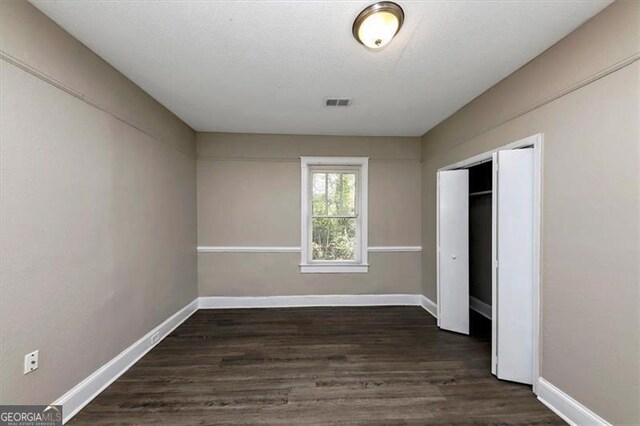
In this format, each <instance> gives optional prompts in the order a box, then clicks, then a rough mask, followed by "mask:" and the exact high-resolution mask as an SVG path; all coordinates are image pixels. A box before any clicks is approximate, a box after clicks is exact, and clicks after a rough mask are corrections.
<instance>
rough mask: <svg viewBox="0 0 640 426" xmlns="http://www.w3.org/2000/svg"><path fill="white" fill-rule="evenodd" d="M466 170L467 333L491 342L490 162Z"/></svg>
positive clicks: (491, 167)
mask: <svg viewBox="0 0 640 426" xmlns="http://www.w3.org/2000/svg"><path fill="white" fill-rule="evenodd" d="M468 170H469V308H470V310H471V312H470V315H469V320H470V323H469V326H470V330H469V331H470V333H471V334H474V335H478V336H483V337H484V336H486V337H487V338H488V339H491V305H492V263H493V261H492V258H493V256H492V208H493V194H492V186H493V185H492V180H493V162H492V161H486V162H484V163H481V164H478V165H476V166H473V167H470V168H469V169H468Z"/></svg>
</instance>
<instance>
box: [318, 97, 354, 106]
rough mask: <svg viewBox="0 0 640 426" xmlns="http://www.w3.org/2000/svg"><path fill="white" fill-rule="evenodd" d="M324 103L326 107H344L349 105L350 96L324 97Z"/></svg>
mask: <svg viewBox="0 0 640 426" xmlns="http://www.w3.org/2000/svg"><path fill="white" fill-rule="evenodd" d="M324 105H325V106H328V107H336V106H339V107H345V106H349V105H351V98H326V99H325V100H324Z"/></svg>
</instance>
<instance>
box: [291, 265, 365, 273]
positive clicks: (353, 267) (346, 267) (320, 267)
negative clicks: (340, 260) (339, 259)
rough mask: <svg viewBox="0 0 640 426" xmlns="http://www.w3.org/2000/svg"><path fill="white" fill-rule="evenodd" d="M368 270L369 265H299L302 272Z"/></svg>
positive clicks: (353, 271) (359, 271)
mask: <svg viewBox="0 0 640 426" xmlns="http://www.w3.org/2000/svg"><path fill="white" fill-rule="evenodd" d="M368 272H369V265H365V264H357V265H345V264H342V265H336V264H334V265H316V264H314V265H309V264H307V265H300V273H302V274H366V273H368Z"/></svg>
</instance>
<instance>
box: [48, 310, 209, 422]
mask: <svg viewBox="0 0 640 426" xmlns="http://www.w3.org/2000/svg"><path fill="white" fill-rule="evenodd" d="M196 310H198V300H197V299H196V300H194V301H193V302H191V303H189V304H188V305H187V306H185V307H184V308H182V309H180V310H179V311H178V312H176V313H175V314H173V315H172V316H171V317H169V318H168V319H167V320H166V321H164V322H163V323H162V324H160V325H158V326H157V327H155V328H154V329H153V330H151V331H150V332H148V333H147V334H146V335H145V336H144V337H142V338H141V339H140V340H138V341H137V342H135V343H134V344H132V345H131V346H129V347H128V348H126V349H125V350H124V351H122V352H120V354H118V355H117V356H116V357H115V358H113V359H112V360H110V361H109V362H107V363H106V364H105V365H103V366H102V367H100V368H99V369H97V370H96V371H95V372H93V374H91V375H90V376H89V377H87V378H86V379H84V380H83V381H82V382H80V383H78V384H77V385H76V386H74V387H73V389H71V390H70V391H68V392H67V393H65V394H64V395H62V396H61V397H60V398H58V399H57V400H56V401H55V402H53V405H62V413H63V415H64V418H63V422H64V423H66V422H68V421H69V420H70V419H71V418H72V417H73V416H75V415H76V414H77V413H78V411H80V410H81V409H82V408H84V406H85V405H87V404H88V403H89V402H91V400H92V399H93V398H95V397H96V396H98V394H99V393H100V392H102V391H103V390H104V389H105V388H106V387H107V386H109V385H110V384H111V383H113V382H114V381H115V380H116V379H117V378H118V377H120V376H121V375H122V374H123V373H124V372H125V371H127V370H128V369H129V368H130V367H131V366H132V365H133V364H135V363H136V362H137V361H138V360H139V359H140V358H142V357H143V356H144V355H146V354H147V352H149V351H150V350H151V349H152V348H153V347H154V346H156V345H157V344H158V343H160V342H161V341H162V339H164V338H165V337H167V336H168V335H169V333H171V332H172V331H173V330H174V329H175V328H176V327H178V326H179V325H180V324H182V323H183V322H184V321H185V320H186V319H187V318H189V317H190V316H191V314H193V313H194V312H195V311H196ZM156 333H158V336H159V338H158V339H157V340H156V341H153V336H154V335H156Z"/></svg>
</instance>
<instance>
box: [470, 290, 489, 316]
mask: <svg viewBox="0 0 640 426" xmlns="http://www.w3.org/2000/svg"><path fill="white" fill-rule="evenodd" d="M469 308H470V309H473V310H474V311H476V312H477V313H479V314H480V315H482V316H483V317H485V318H487V319H491V316H492V315H493V311H492V309H491V305H489V304H488V303H484V302H483V301H482V300H480V299H478V298H476V297H473V296H469Z"/></svg>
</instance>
